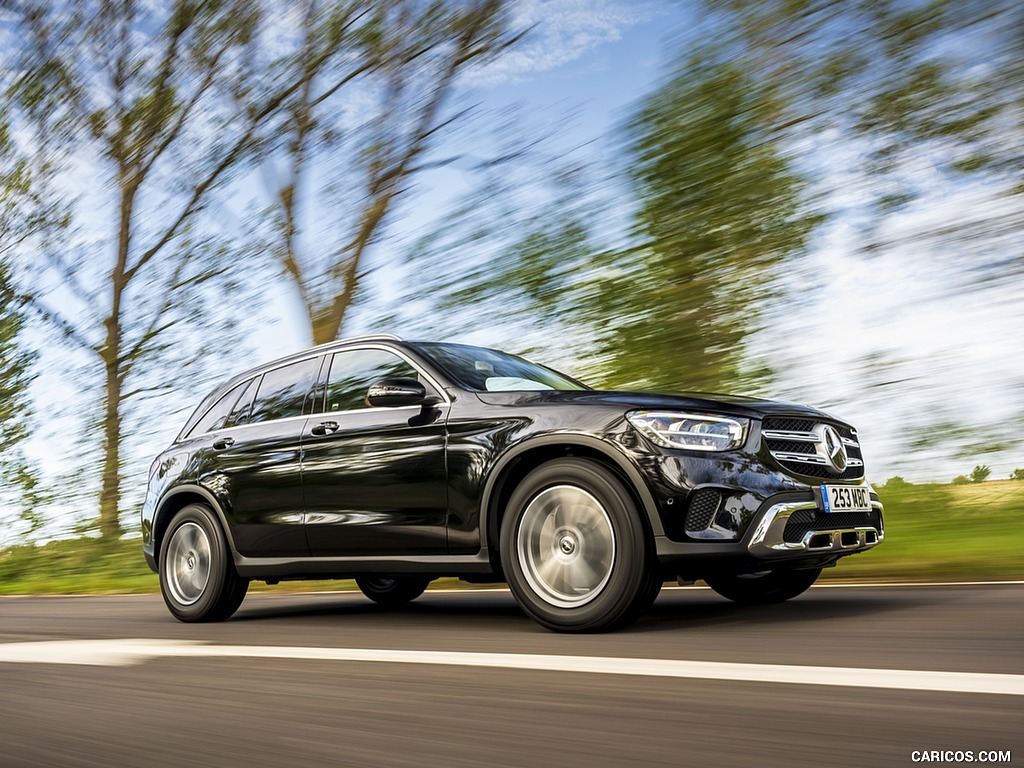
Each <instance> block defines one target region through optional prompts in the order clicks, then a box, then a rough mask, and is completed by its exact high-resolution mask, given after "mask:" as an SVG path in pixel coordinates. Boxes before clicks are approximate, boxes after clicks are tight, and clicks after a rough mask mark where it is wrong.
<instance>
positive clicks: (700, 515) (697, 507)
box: [686, 488, 722, 533]
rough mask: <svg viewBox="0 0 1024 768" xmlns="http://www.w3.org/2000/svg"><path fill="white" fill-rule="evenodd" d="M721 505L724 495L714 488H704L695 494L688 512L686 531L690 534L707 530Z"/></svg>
mask: <svg viewBox="0 0 1024 768" xmlns="http://www.w3.org/2000/svg"><path fill="white" fill-rule="evenodd" d="M721 503H722V495H721V494H720V493H719V492H718V491H716V490H714V489H712V488H703V489H701V490H699V491H697V492H696V493H694V494H693V497H692V498H691V499H690V508H689V509H688V510H687V512H686V530H687V531H688V532H690V533H692V532H695V531H704V530H707V529H708V528H709V527H710V526H711V522H712V521H713V520H714V519H715V513H717V512H718V506H719V504H721Z"/></svg>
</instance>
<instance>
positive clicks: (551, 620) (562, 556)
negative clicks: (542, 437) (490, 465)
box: [500, 458, 660, 632]
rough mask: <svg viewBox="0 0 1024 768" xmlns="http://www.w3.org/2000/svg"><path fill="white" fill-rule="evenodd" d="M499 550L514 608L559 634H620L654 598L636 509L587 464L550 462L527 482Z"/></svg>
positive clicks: (603, 472) (616, 483)
mask: <svg viewBox="0 0 1024 768" xmlns="http://www.w3.org/2000/svg"><path fill="white" fill-rule="evenodd" d="M500 549H501V564H502V568H503V570H504V572H505V577H506V579H507V580H508V585H509V588H510V589H511V591H512V594H513V596H514V597H515V599H516V602H518V603H519V606H520V607H521V608H522V609H523V611H524V612H525V613H526V614H527V615H528V616H530V617H531V618H532V619H534V620H535V621H537V622H538V623H539V624H541V625H542V626H544V627H547V628H548V629H551V630H554V631H556V632H601V631H610V630H614V629H619V628H621V627H624V626H626V625H627V624H629V623H630V622H632V621H633V620H635V619H636V618H637V617H638V616H639V614H640V613H641V612H642V611H643V610H645V609H646V608H648V607H649V605H650V601H652V600H653V598H654V597H655V596H656V595H657V592H656V591H655V590H654V585H653V584H652V568H651V563H650V556H649V554H648V553H649V552H650V549H651V548H650V544H649V540H648V537H647V533H646V529H645V527H644V523H643V520H642V519H641V517H640V512H639V510H638V509H637V507H636V503H635V502H634V501H633V498H632V496H631V495H630V494H629V492H628V491H627V490H626V488H625V487H624V486H623V484H622V482H621V481H620V480H619V479H618V478H617V477H616V476H615V475H614V474H613V473H612V472H611V471H610V470H608V469H607V468H606V467H604V466H603V465H602V464H599V463H597V462H595V461H591V460H589V459H576V458H566V459H557V460H555V461H550V462H548V463H546V464H543V465H541V466H540V467H538V468H537V469H535V470H533V471H532V472H531V473H530V474H529V475H527V476H526V478H524V479H523V481H522V482H521V483H520V484H519V486H518V487H517V488H516V489H515V491H513V493H512V496H511V498H510V499H509V502H508V506H507V507H506V511H505V517H504V519H503V520H502V525H501V540H500ZM658 588H660V583H659V584H658Z"/></svg>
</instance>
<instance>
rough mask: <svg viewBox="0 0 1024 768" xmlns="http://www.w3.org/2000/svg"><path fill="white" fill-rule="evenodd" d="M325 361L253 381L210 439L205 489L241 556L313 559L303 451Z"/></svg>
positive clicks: (315, 360)
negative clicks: (215, 499)
mask: <svg viewBox="0 0 1024 768" xmlns="http://www.w3.org/2000/svg"><path fill="white" fill-rule="evenodd" d="M322 362H323V356H313V357H309V358H306V359H304V360H299V361H296V362H292V363H288V364H286V365H282V366H280V367H278V368H274V369H272V370H269V371H267V372H266V373H264V374H262V375H260V376H257V377H255V378H254V379H252V380H251V381H250V382H247V384H246V387H245V390H244V391H243V392H241V394H240V397H239V400H238V402H237V403H236V404H235V407H234V408H233V409H232V410H231V412H230V413H229V414H228V416H227V417H226V418H225V420H224V423H223V424H222V425H220V424H218V425H216V426H217V427H218V428H217V429H215V430H213V431H211V432H209V433H208V435H207V439H208V440H209V443H208V445H207V446H206V447H205V448H204V450H203V451H202V452H201V457H200V461H201V468H200V483H201V484H202V485H203V486H204V487H206V488H208V489H210V490H211V491H212V492H213V493H214V494H215V495H216V496H217V497H218V498H219V499H220V500H221V504H222V505H223V506H224V511H225V514H226V515H227V518H228V524H229V526H230V527H231V534H232V537H233V539H234V542H235V548H236V549H237V550H238V551H239V553H241V554H243V555H250V556H256V557H289V556H303V555H308V554H309V549H308V547H307V545H306V536H305V532H304V530H303V498H302V474H301V471H302V464H301V456H300V452H301V440H302V430H303V427H304V425H305V423H306V418H307V416H308V415H309V413H310V412H311V411H312V410H313V408H314V399H313V388H314V386H315V383H316V380H317V377H318V374H319V372H320V366H321V364H322Z"/></svg>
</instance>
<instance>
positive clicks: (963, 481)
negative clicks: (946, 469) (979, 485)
mask: <svg viewBox="0 0 1024 768" xmlns="http://www.w3.org/2000/svg"><path fill="white" fill-rule="evenodd" d="M952 483H953V485H970V483H971V479H970V478H969V477H967V476H966V475H957V476H956V477H954V478H953V480H952Z"/></svg>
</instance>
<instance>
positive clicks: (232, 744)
mask: <svg viewBox="0 0 1024 768" xmlns="http://www.w3.org/2000/svg"><path fill="white" fill-rule="evenodd" d="M1022 638H1024V585H989V586H984V585H981V586H945V587H888V588H875V587H860V588H854V587H850V588H845V587H844V588H836V587H830V588H825V587H821V588H818V587H816V588H814V589H812V590H810V591H809V592H808V593H806V594H805V595H803V596H802V597H800V598H798V599H796V600H794V601H792V602H790V603H787V604H784V605H778V606H769V607H757V608H741V607H738V606H735V605H732V604H731V603H728V602H726V601H724V600H722V599H721V598H719V597H718V596H716V595H715V594H714V593H712V592H710V591H709V590H707V589H697V588H695V589H668V590H665V591H663V592H662V595H661V597H660V598H659V599H658V602H657V603H656V604H655V606H654V608H653V609H652V612H651V614H650V615H649V616H647V617H646V618H644V619H643V620H641V621H640V622H639V623H637V624H636V625H635V626H633V627H632V628H630V629H628V630H625V631H622V632H618V633H614V634H608V635H586V636H570V635H558V634H553V633H550V632H547V631H545V630H543V629H541V628H540V627H538V626H537V625H535V624H533V623H532V622H531V621H529V620H528V619H526V618H525V617H524V616H523V615H522V614H521V613H520V612H519V611H518V609H517V608H516V606H515V603H514V601H513V600H512V597H511V596H510V595H509V594H508V593H507V592H505V591H489V592H458V593H455V592H443V591H438V592H427V593H426V594H425V595H424V596H423V597H421V598H420V599H419V600H417V601H416V602H415V603H413V604H412V605H409V606H407V607H405V608H403V609H401V610H384V609H380V608H379V607H377V606H375V605H373V604H371V603H369V602H368V601H367V600H365V598H363V597H362V596H361V595H358V594H340V593H331V594H318V595H296V594H273V593H270V594H259V595H250V596H249V597H248V598H247V599H246V602H245V603H244V604H243V606H242V608H241V610H240V611H239V612H238V614H237V615H236V616H235V618H234V619H232V620H231V621H228V622H226V623H223V624H219V625H185V624H180V623H178V622H176V621H174V620H173V619H172V618H171V617H170V616H169V614H167V612H166V610H165V608H164V606H163V603H162V602H161V600H160V598H159V597H158V596H133V597H80V598H71V597H69V598H6V599H0V766H3V767H4V768H8V767H11V768H13V767H15V766H164V765H168V766H169V765H189V766H197V767H198V766H222V765H223V766H230V765H239V766H254V767H255V766H320V765H331V766H335V765H336V766H359V767H360V768H363V767H365V766H410V767H412V766H415V767H416V768H421V767H430V766H439V767H444V768H448V767H457V766H486V765H497V766H524V767H525V766H529V767H530V768H533V767H534V766H540V767H543V766H694V767H700V766H757V767H758V768H770V767H772V766H786V767H787V768H788V767H790V766H826V765H827V766H872V767H874V766H890V765H892V766H906V765H914V764H916V763H915V761H914V760H913V759H912V758H913V757H915V755H914V754H913V753H915V752H916V751H921V750H924V751H927V752H931V751H933V750H939V751H947V750H948V751H952V752H956V751H971V752H973V753H974V755H975V760H979V759H980V757H979V756H980V753H981V752H982V751H985V752H988V751H996V752H1004V753H1005V752H1007V751H1009V752H1010V753H1011V755H1012V762H1011V763H1010V764H1022V763H1024V695H1019V694H1020V692H1021V691H1024V652H1022V649H1024V639H1022ZM82 640H85V641H107V642H99V643H97V642H91V643H86V644H84V645H83V644H81V643H72V644H70V645H69V644H68V642H67V641H82ZM51 641H65V642H63V643H59V644H46V645H43V644H42V643H50V642H51ZM113 641H121V642H113ZM125 648H132V649H135V650H134V651H132V652H128V651H125V650H124V649H125ZM140 648H142V649H144V651H139V649H140ZM5 649H6V651H7V652H6V655H5ZM310 649H313V650H312V651H311V650H310ZM398 651H402V652H408V651H416V652H435V653H436V652H442V653H444V654H456V655H442V656H431V655H429V654H422V653H420V654H417V655H410V654H407V653H406V654H399V653H392V652H398ZM356 652H358V653H356ZM370 652H373V653H376V654H377V657H379V658H377V657H374V658H377V660H373V661H366V660H353V657H355V658H364V657H365V656H366V655H367V654H370V656H371V657H373V653H370ZM481 653H482V654H487V655H485V656H480V655H479V654H481ZM18 654H22V657H23V658H22V657H19V658H22V661H21V662H18V663H16V662H15V661H14V660H13V659H14V658H15V657H18ZM133 654H134V655H133ZM360 654H362V656H360ZM491 654H495V655H491ZM311 657H315V658H311ZM552 657H555V658H554V659H553V660H551V659H552ZM569 657H573V658H572V659H569ZM580 658H582V661H576V660H573V659H580ZM637 660H640V661H637ZM645 660H655V661H645ZM395 661H401V662H402V663H393V662H395ZM424 661H426V662H431V663H423V662H424ZM55 662H62V663H55ZM434 662H440V663H434ZM681 662H700V664H685V663H681ZM480 664H483V666H480ZM572 664H578V665H581V667H580V668H583V669H586V670H588V671H565V669H563V667H564V666H566V665H569V666H571V665H572ZM538 665H539V666H544V665H549V668H541V669H538V668H536V667H537V666H538ZM821 667H825V668H829V669H826V670H823V671H822V670H819V668H821ZM634 668H635V669H636V670H639V671H640V673H639V674H637V673H634V672H631V671H630V670H634ZM834 668H844V669H843V670H841V671H839V672H836V670H835V669H834ZM680 669H681V670H682V672H680V671H679V670H680ZM673 670H674V671H673ZM694 670H696V671H694ZM737 670H738V672H737ZM765 670H767V677H765V678H763V679H762V678H759V677H758V676H759V675H762V674H764V673H765ZM792 670H796V672H795V673H793V674H796V675H797V677H796V678H794V679H796V680H797V681H796V682H778V681H776V679H777V678H778V676H779V675H777V674H776V672H778V671H781V672H782V673H785V674H790V673H791V671H792ZM808 670H809V671H808ZM870 670H887V672H884V673H878V672H871V671H870ZM913 671H929V672H934V673H948V672H953V673H968V674H965V675H941V674H938V675H934V674H933V675H924V676H920V675H919V676H914V675H910V674H908V672H913ZM733 673H735V674H733ZM785 674H783V677H785ZM730 675H732V677H731V678H730ZM821 675H824V677H821ZM752 677H753V678H755V679H751V678H752ZM805 678H806V679H805ZM872 681H874V682H872ZM920 681H924V682H923V683H922V685H923V686H924V689H921V685H919V682H920ZM935 681H938V682H935ZM949 681H952V682H949ZM991 681H995V683H997V684H999V685H1008V686H1009V688H1008V689H1007V691H1004V692H1003V693H990V692H988V693H986V692H975V691H976V690H989V689H988V688H986V686H989V685H991V684H994V683H992V682H991ZM836 683H841V684H836ZM862 685H873V686H876V687H860V686H862ZM957 686H961V687H959V688H958V687H957ZM929 687H932V688H934V689H929ZM950 687H952V688H953V689H954V690H948V688H950ZM948 757H955V755H949V756H948ZM997 757H998V756H997ZM1004 757H1005V755H1004ZM945 764H955V763H948V762H947V763H945ZM1001 764H1004V765H1005V764H1007V763H1005V762H1002V763H1001Z"/></svg>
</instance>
